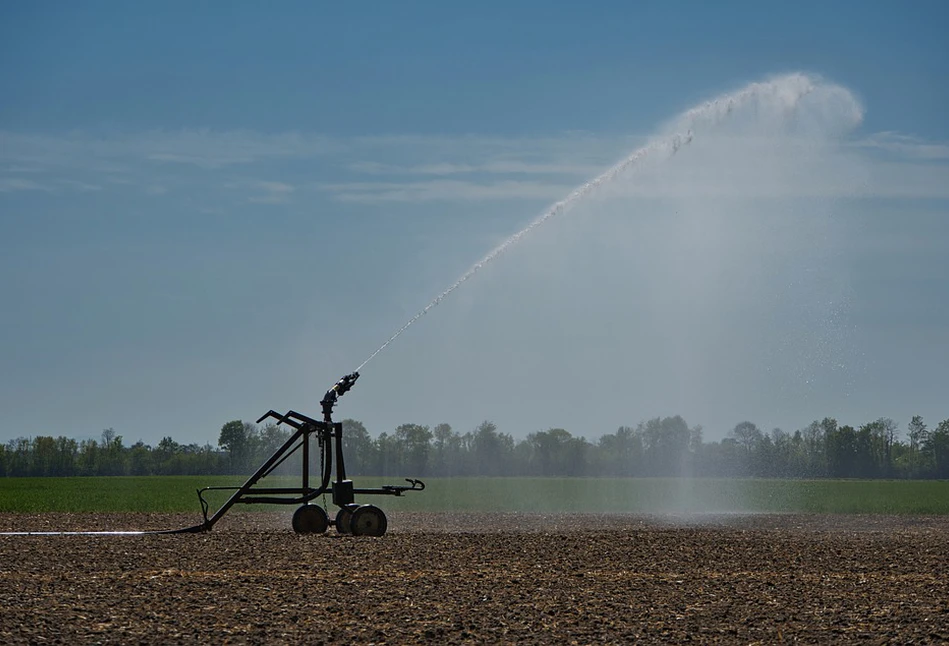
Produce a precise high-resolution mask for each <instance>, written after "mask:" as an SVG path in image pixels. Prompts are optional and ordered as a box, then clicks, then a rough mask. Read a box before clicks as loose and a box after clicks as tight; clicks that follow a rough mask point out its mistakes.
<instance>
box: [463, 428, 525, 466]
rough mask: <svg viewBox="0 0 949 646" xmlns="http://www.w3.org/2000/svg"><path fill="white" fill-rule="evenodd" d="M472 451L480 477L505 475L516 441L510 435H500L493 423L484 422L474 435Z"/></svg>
mask: <svg viewBox="0 0 949 646" xmlns="http://www.w3.org/2000/svg"><path fill="white" fill-rule="evenodd" d="M471 450H472V453H473V456H472V457H473V458H474V462H475V464H476V465H477V469H478V475H485V476H497V475H505V474H507V473H508V464H509V462H510V459H511V457H512V455H513V453H514V439H513V438H512V437H511V436H510V435H505V434H504V433H498V427H497V426H495V425H494V423H493V422H489V421H484V422H481V424H480V425H479V426H478V428H477V429H475V431H474V433H473V435H472V438H471Z"/></svg>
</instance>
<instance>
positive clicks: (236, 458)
mask: <svg viewBox="0 0 949 646" xmlns="http://www.w3.org/2000/svg"><path fill="white" fill-rule="evenodd" d="M217 444H218V446H220V447H221V448H222V449H224V450H225V451H227V455H228V461H229V462H230V466H231V472H232V473H238V472H240V471H241V470H243V469H244V467H245V463H246V461H247V457H248V453H249V450H250V448H251V447H250V446H249V441H248V438H247V427H246V425H245V424H244V422H242V421H241V420H239V419H236V420H232V421H230V422H228V423H226V424H225V425H224V426H222V427H221V434H220V435H219V436H218V440H217Z"/></svg>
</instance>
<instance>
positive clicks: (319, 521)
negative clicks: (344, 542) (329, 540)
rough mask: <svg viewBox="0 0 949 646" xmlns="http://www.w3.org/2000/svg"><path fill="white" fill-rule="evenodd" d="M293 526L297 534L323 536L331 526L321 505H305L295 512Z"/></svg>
mask: <svg viewBox="0 0 949 646" xmlns="http://www.w3.org/2000/svg"><path fill="white" fill-rule="evenodd" d="M292 525H293V531H295V532H296V533H297V534H322V533H324V532H326V529H327V528H328V527H329V526H330V519H329V516H327V515H326V510H325V509H323V508H322V507H320V506H319V505H303V506H302V507H300V508H298V509H297V510H296V511H295V512H293V522H292Z"/></svg>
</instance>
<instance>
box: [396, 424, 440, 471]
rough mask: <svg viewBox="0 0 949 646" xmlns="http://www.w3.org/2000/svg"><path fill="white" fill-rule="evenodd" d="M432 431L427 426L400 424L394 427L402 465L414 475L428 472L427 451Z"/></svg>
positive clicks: (429, 446)
mask: <svg viewBox="0 0 949 646" xmlns="http://www.w3.org/2000/svg"><path fill="white" fill-rule="evenodd" d="M431 439H432V432H431V431H430V430H428V427H427V426H421V425H419V424H402V425H401V426H399V427H398V428H396V429H395V440H396V441H397V442H398V443H399V444H400V445H401V447H400V448H401V451H400V452H401V455H402V460H403V464H404V467H405V468H406V469H407V470H408V471H409V472H411V473H412V474H413V475H414V476H424V475H427V474H428V452H429V449H430V448H431V445H430V444H429V442H430V441H431Z"/></svg>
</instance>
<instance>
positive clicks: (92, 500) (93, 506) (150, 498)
mask: <svg viewBox="0 0 949 646" xmlns="http://www.w3.org/2000/svg"><path fill="white" fill-rule="evenodd" d="M241 481H242V479H241V478H239V477H220V476H218V477H202V476H194V477H191V476H172V477H159V476H155V477H103V478H0V512H15V513H44V512H188V511H193V512H195V513H196V514H200V506H199V504H198V499H197V495H196V493H195V491H196V490H197V489H198V488H199V487H203V486H207V485H216V486H226V485H239V484H241ZM265 484H266V485H267V486H298V485H299V479H298V478H268V479H267V480H266V481H265ZM380 484H401V481H400V480H399V479H397V478H387V479H383V478H356V485H357V486H359V487H376V486H379V485H380ZM426 484H427V488H426V490H425V491H424V492H410V493H407V494H405V495H404V496H402V497H398V498H396V497H389V496H371V497H370V496H357V502H369V501H372V502H375V503H376V504H378V505H380V506H383V507H385V508H386V509H391V510H393V511H398V510H403V511H521V512H541V513H559V512H566V513H581V512H597V513H740V512H748V513H764V512H776V513H784V512H800V513H836V514H855V513H860V514H949V481H918V480H916V481H904V480H899V481H897V480H753V479H676V478H624V479H621V478H615V479H614V478H432V479H430V480H427V481H426ZM226 495H227V494H226V493H222V492H212V495H209V496H208V499H209V501H210V502H211V506H212V511H213V509H214V507H215V505H217V504H220V503H221V502H223V500H224V498H225V496H226ZM329 498H330V497H329V496H327V502H330V500H329ZM317 502H321V501H319V500H318V501H317ZM266 508H267V507H265V506H263V505H252V506H245V505H242V506H240V507H238V508H236V510H238V511H242V510H261V509H266ZM270 508H271V509H272V508H273V507H270Z"/></svg>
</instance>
